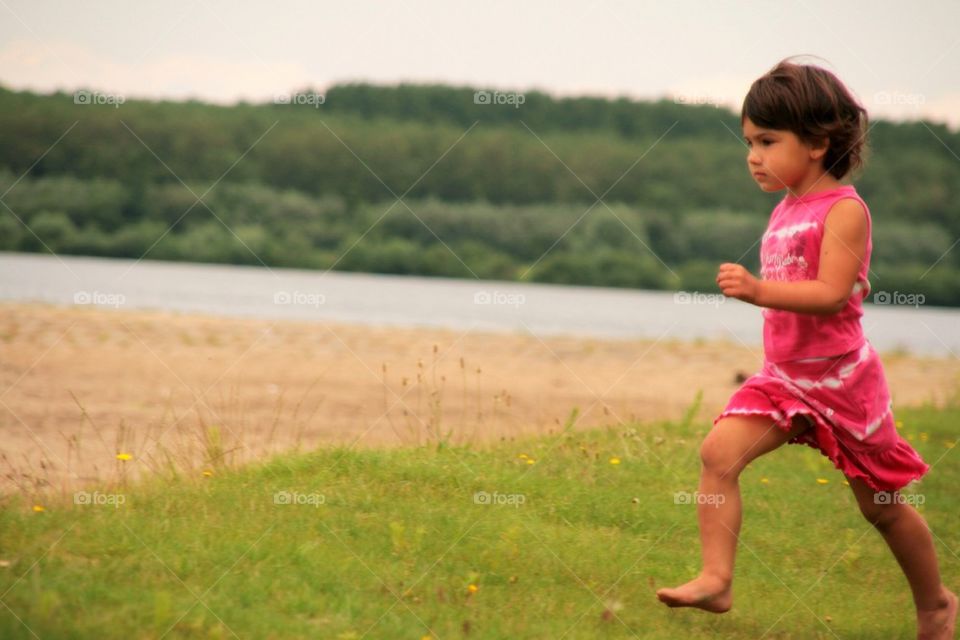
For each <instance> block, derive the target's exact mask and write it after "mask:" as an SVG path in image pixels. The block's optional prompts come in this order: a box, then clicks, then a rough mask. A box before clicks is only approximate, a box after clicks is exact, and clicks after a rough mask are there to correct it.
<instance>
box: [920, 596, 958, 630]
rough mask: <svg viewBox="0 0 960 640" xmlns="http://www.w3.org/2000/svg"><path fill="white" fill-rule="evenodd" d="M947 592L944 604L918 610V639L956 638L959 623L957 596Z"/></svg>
mask: <svg viewBox="0 0 960 640" xmlns="http://www.w3.org/2000/svg"><path fill="white" fill-rule="evenodd" d="M944 591H945V592H946V603H945V604H944V606H942V607H939V608H937V609H931V610H929V611H918V612H917V640H954V637H953V636H954V633H955V632H956V625H957V596H956V594H954V593H953V592H952V591H950V590H948V589H946V588H945V589H944Z"/></svg>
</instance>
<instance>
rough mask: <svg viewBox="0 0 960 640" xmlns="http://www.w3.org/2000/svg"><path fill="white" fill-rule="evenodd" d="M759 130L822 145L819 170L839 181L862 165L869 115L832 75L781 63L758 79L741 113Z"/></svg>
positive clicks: (808, 66) (751, 88)
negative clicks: (823, 151) (824, 144)
mask: <svg viewBox="0 0 960 640" xmlns="http://www.w3.org/2000/svg"><path fill="white" fill-rule="evenodd" d="M745 118H750V120H752V121H753V123H754V124H756V125H757V126H758V127H764V128H766V129H786V130H789V131H792V132H793V133H795V134H796V135H797V137H799V138H800V139H801V140H802V141H803V142H806V143H808V144H816V143H818V142H822V141H823V140H824V139H826V140H827V141H828V142H827V144H828V148H827V153H826V154H824V156H823V168H824V169H826V171H827V172H828V173H829V174H830V175H832V176H833V177H835V178H837V179H838V180H839V179H840V178H843V177H844V176H845V175H847V174H848V173H850V172H851V171H852V170H854V169H857V168H859V167H860V166H862V164H863V153H864V147H865V143H866V133H867V110H866V109H864V108H863V105H861V104H860V103H859V102H858V101H857V100H856V98H854V97H853V95H851V93H850V91H849V90H848V89H847V88H846V87H845V86H844V85H843V83H842V82H840V80H839V79H838V78H837V77H836V76H835V75H834V74H833V73H831V72H829V71H827V70H826V69H823V68H821V67H818V66H815V65H808V64H796V63H794V62H790V61H789V59H786V60H781V61H780V62H778V63H777V65H776V66H775V67H773V68H772V69H770V71H768V72H767V73H765V74H764V75H762V76H760V77H759V78H757V79H756V80H755V81H754V83H753V84H752V85H750V91H748V92H747V96H746V98H744V99H743V108H742V109H741V111H740V122H741V123H742V122H743V121H744V119H745Z"/></svg>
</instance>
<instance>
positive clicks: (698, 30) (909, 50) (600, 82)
mask: <svg viewBox="0 0 960 640" xmlns="http://www.w3.org/2000/svg"><path fill="white" fill-rule="evenodd" d="M958 25H960V2H956V1H951V0H942V1H938V2H926V3H922V2H918V3H906V2H859V1H856V2H854V1H850V2H846V1H844V2H837V1H819V0H784V1H783V2H773V1H770V2H742V1H741V2H733V1H731V2H718V1H713V0H705V1H702V2H671V1H670V0H660V1H657V2H640V1H638V0H624V1H621V2H603V1H601V2H590V1H589V0H583V1H582V2H572V1H567V0H553V1H549V0H548V1H541V0H533V1H531V0H513V1H510V2H507V1H500V0H493V1H491V0H486V1H484V2H477V1H476V0H474V1H472V2H462V1H460V0H449V1H446V2H443V1H435V0H403V1H394V2H382V3H374V2H365V1H360V0H353V1H346V2H322V1H314V2H303V1H280V2H258V1H250V0H234V1H233V2H229V1H220V0H196V1H194V2H186V1H181V0H165V1H163V2H146V1H139V2H137V1H130V0H124V1H100V0H89V1H88V2H82V3H81V2H76V0H71V1H66V0H59V1H47V2H44V1H43V0H0V84H3V85H6V86H7V87H12V88H15V89H32V90H35V91H40V92H44V93H46V92H49V91H53V90H56V89H63V90H67V91H72V90H75V89H77V88H81V87H85V88H90V89H94V90H99V91H103V92H107V93H113V94H119V95H123V96H125V97H126V98H132V97H154V98H172V99H183V98H187V97H195V98H199V99H203V100H206V101H211V102H219V103H230V102H234V101H236V100H238V99H241V98H243V99H247V100H253V101H265V100H270V99H272V98H273V96H275V95H278V94H283V93H289V92H290V91H292V90H294V89H298V88H303V87H305V86H312V87H315V88H317V89H320V90H323V89H324V88H325V87H327V86H329V85H330V84H333V83H336V82H341V81H369V82H374V83H386V84H395V83H398V82H401V81H406V82H441V83H446V84H454V85H472V86H477V87H480V86H482V87H486V88H499V89H505V90H520V91H523V90H528V89H531V88H537V89H540V90H543V91H547V92H549V93H552V94H554V95H584V94H586V95H603V96H611V97H612V96H618V95H626V96H630V97H634V98H655V97H661V96H674V97H677V96H682V97H684V98H686V99H689V100H701V101H718V102H722V103H724V104H729V105H731V106H734V107H739V103H740V100H741V99H742V97H743V94H744V93H745V91H746V89H747V88H748V87H749V84H750V82H751V81H752V80H753V79H754V78H755V77H757V76H758V75H760V74H761V73H763V72H764V71H765V70H766V69H768V68H769V67H771V66H772V65H773V64H774V63H775V62H777V61H778V60H779V59H780V58H782V57H786V56H789V55H796V54H813V55H817V56H820V57H822V58H825V59H826V60H827V61H828V62H827V63H821V64H825V66H828V67H829V68H831V69H833V70H834V71H835V72H836V73H837V74H838V75H839V76H840V77H841V79H843V80H844V81H845V82H846V83H847V84H848V85H849V86H850V88H851V89H852V90H853V91H854V92H855V93H856V94H857V95H858V96H859V97H860V99H861V100H862V101H863V102H864V104H865V105H866V107H867V108H868V110H869V111H870V115H871V116H872V117H881V116H886V117H894V118H898V119H908V118H915V117H918V116H922V117H927V118H929V119H932V120H935V121H939V122H948V123H950V124H951V125H952V126H953V127H955V128H956V127H960V30H958V29H957V26H958Z"/></svg>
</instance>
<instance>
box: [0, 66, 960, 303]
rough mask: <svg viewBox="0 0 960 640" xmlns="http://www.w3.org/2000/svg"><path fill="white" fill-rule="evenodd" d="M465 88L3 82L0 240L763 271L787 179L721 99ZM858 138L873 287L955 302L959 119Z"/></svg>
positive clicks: (275, 256)
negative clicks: (129, 90) (236, 91)
mask: <svg viewBox="0 0 960 640" xmlns="http://www.w3.org/2000/svg"><path fill="white" fill-rule="evenodd" d="M476 91H477V90H475V89H471V88H456V87H444V86H399V87H378V86H370V85H343V86H336V87H333V88H331V89H330V90H329V91H328V92H327V93H326V94H325V95H324V96H323V101H322V104H319V103H317V102H314V103H312V104H310V103H306V104H298V103H297V101H296V100H293V101H290V102H287V103H283V104H272V103H271V104H240V105H237V106H233V107H220V106H214V105H207V104H203V103H197V102H186V103H174V102H147V101H133V100H128V101H125V102H124V103H123V104H122V105H119V106H116V107H115V106H111V105H109V104H77V103H76V102H75V101H74V97H73V96H72V95H68V94H62V93H61V94H52V95H37V94H33V93H29V92H13V91H8V90H4V89H0V130H2V131H4V133H5V136H4V144H3V145H0V193H5V194H6V195H4V196H3V202H4V203H5V204H6V207H0V250H12V251H35V252H44V251H55V252H57V253H65V254H82V255H97V256H119V257H134V258H139V257H141V256H143V255H144V254H146V257H147V258H154V259H164V260H190V261H201V262H223V263H233V264H252V265H259V264H266V265H269V266H271V267H272V266H287V267H306V268H315V269H328V268H333V269H337V270H350V271H369V272H379V273H401V274H404V273H406V274H423V275H438V276H454V277H467V278H472V277H479V278H496V279H508V280H530V281H540V282H554V283H570V284H585V285H603V286H617V287H638V288H649V289H686V290H709V291H714V290H716V285H715V283H714V275H715V273H716V267H717V264H718V263H719V262H723V261H738V262H741V263H743V264H745V265H747V266H748V267H749V268H751V269H752V270H753V271H754V272H756V268H757V261H758V260H757V254H758V251H759V238H760V234H761V233H762V232H763V229H764V227H765V225H766V221H767V216H768V215H769V212H770V209H771V208H772V207H773V206H774V204H775V203H776V201H777V200H778V199H779V197H781V194H773V195H771V194H764V193H762V192H760V191H759V190H758V189H757V188H756V186H755V185H754V184H753V183H752V180H751V179H750V177H749V175H748V174H747V172H746V170H745V159H744V158H745V152H746V151H745V148H744V146H743V144H742V141H741V140H740V138H739V122H738V119H737V116H736V115H735V114H733V113H731V112H729V111H726V110H723V109H716V108H713V107H709V106H689V105H683V104H675V103H673V102H670V101H660V102H654V103H649V102H647V103H644V102H635V101H630V100H626V99H621V100H604V99H598V98H577V99H554V98H551V97H549V96H547V95H545V94H540V93H536V92H533V93H529V94H526V95H524V99H523V103H522V104H521V105H519V106H514V105H510V104H496V103H492V101H489V102H484V101H483V100H482V99H480V100H479V102H478V100H477V99H475V93H476ZM308 92H309V89H304V90H302V91H301V92H300V93H301V94H306V93H308ZM491 92H492V90H491ZM870 139H871V148H870V154H869V158H868V165H867V169H866V170H865V171H864V172H863V175H862V176H858V177H857V178H856V180H855V183H856V185H857V188H858V190H859V191H860V193H861V195H863V196H864V198H865V199H866V201H867V203H868V205H869V206H870V208H871V212H872V214H873V218H874V231H873V242H874V257H873V263H872V275H871V280H872V284H873V288H874V290H875V291H878V290H885V291H900V292H909V293H922V294H924V296H925V297H926V302H927V303H928V304H941V305H960V287H958V286H957V285H956V283H957V282H958V281H960V277H958V276H960V248H957V247H954V244H955V242H956V241H957V239H958V238H960V204H958V203H960V162H958V161H957V159H956V158H955V157H954V156H953V155H952V153H960V134H957V133H954V132H952V131H949V130H948V129H946V128H945V127H943V126H939V125H933V124H929V123H890V122H878V123H877V124H876V125H875V126H874V127H873V128H872V129H871V131H870ZM400 196H403V198H402V200H400V201H397V198H398V197H400Z"/></svg>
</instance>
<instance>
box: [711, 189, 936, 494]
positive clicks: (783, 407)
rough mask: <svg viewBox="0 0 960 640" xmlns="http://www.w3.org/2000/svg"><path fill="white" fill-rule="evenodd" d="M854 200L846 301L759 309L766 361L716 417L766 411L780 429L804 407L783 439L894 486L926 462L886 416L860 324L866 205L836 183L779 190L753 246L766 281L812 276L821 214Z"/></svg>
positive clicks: (877, 366) (883, 487) (885, 400)
mask: <svg viewBox="0 0 960 640" xmlns="http://www.w3.org/2000/svg"><path fill="white" fill-rule="evenodd" d="M844 198H853V199H854V200H856V201H857V202H859V203H860V204H861V205H862V206H863V209H864V211H865V212H866V214H867V252H866V256H865V258H864V261H863V264H862V265H861V268H860V272H859V274H858V276H857V282H856V284H855V285H854V287H853V293H852V295H851V296H850V298H849V300H848V301H847V304H846V306H845V307H844V308H843V309H842V310H841V311H839V312H838V313H835V314H832V315H814V314H806V313H796V312H792V311H783V310H779V309H768V308H765V309H763V312H762V313H763V347H764V362H763V367H762V368H761V370H760V371H759V372H758V373H756V374H754V375H753V376H751V377H750V378H748V379H747V380H746V381H745V382H744V383H743V385H742V386H741V387H740V388H739V389H738V390H737V391H736V392H735V393H734V394H733V396H732V397H731V398H730V400H729V402H728V403H727V406H726V408H725V409H724V410H723V411H722V412H721V413H720V415H719V416H717V418H716V419H715V420H714V424H716V423H717V422H719V420H720V419H721V418H724V417H727V416H731V415H764V416H769V417H770V418H772V419H773V420H774V422H775V424H776V425H777V426H778V427H780V428H781V429H783V430H785V431H787V430H789V429H790V428H791V427H792V422H793V418H794V416H796V415H798V414H799V415H803V416H805V419H806V420H807V421H808V422H809V423H810V424H811V425H812V428H810V429H807V430H806V431H804V432H803V433H802V434H800V435H799V436H796V437H794V438H792V439H791V440H790V441H789V442H790V444H806V445H809V446H811V447H813V448H815V449H818V450H819V451H820V452H821V453H822V454H823V455H825V456H827V457H828V458H829V459H830V461H831V462H833V464H834V466H835V467H836V468H837V469H839V470H840V471H842V472H843V473H845V474H847V475H848V476H851V477H858V478H862V479H863V480H864V481H866V482H867V483H868V484H869V485H870V486H871V487H873V488H874V489H875V490H877V491H894V490H896V489H900V488H902V487H903V486H905V485H906V484H908V483H909V482H911V481H912V480H916V479H918V478H920V477H922V476H923V475H924V474H925V473H926V472H927V471H928V470H929V468H930V467H929V465H927V464H926V463H925V462H924V461H923V459H922V458H921V457H920V455H919V454H918V453H917V452H916V450H914V449H913V447H911V446H910V444H909V443H907V442H906V441H905V440H904V439H903V438H902V437H901V436H900V434H899V432H898V431H897V429H896V426H895V424H894V419H893V411H892V407H891V402H890V392H889V390H888V388H887V381H886V377H885V375H884V371H883V366H882V365H881V363H880V358H879V356H878V355H877V352H876V351H874V349H873V346H872V345H871V344H870V342H869V341H868V340H867V339H866V337H865V336H864V334H863V329H862V327H861V323H860V318H861V316H862V315H863V300H864V298H866V296H867V294H868V293H869V292H870V283H869V281H868V279H867V275H868V273H869V265H870V254H871V251H872V248H873V243H872V241H871V240H870V229H871V219H870V210H869V209H868V208H867V205H866V203H864V201H863V200H862V199H861V198H860V196H859V195H858V194H857V192H856V189H854V187H853V186H850V185H844V186H840V187H837V188H835V189H829V190H826V191H820V192H816V193H812V194H808V195H805V196H800V197H797V196H794V195H787V196H785V197H784V198H783V199H782V200H781V201H780V203H779V204H777V206H776V207H775V208H774V210H773V213H771V215H770V223H769V225H768V226H767V230H766V232H765V233H764V234H763V239H762V242H761V247H760V263H761V277H762V278H763V279H764V280H788V281H795V280H812V279H815V278H816V277H817V270H818V267H819V264H820V244H821V240H822V238H823V233H824V221H825V219H826V216H827V213H828V212H829V211H830V208H831V207H832V206H833V205H834V204H835V203H836V202H837V201H839V200H842V199H844Z"/></svg>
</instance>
